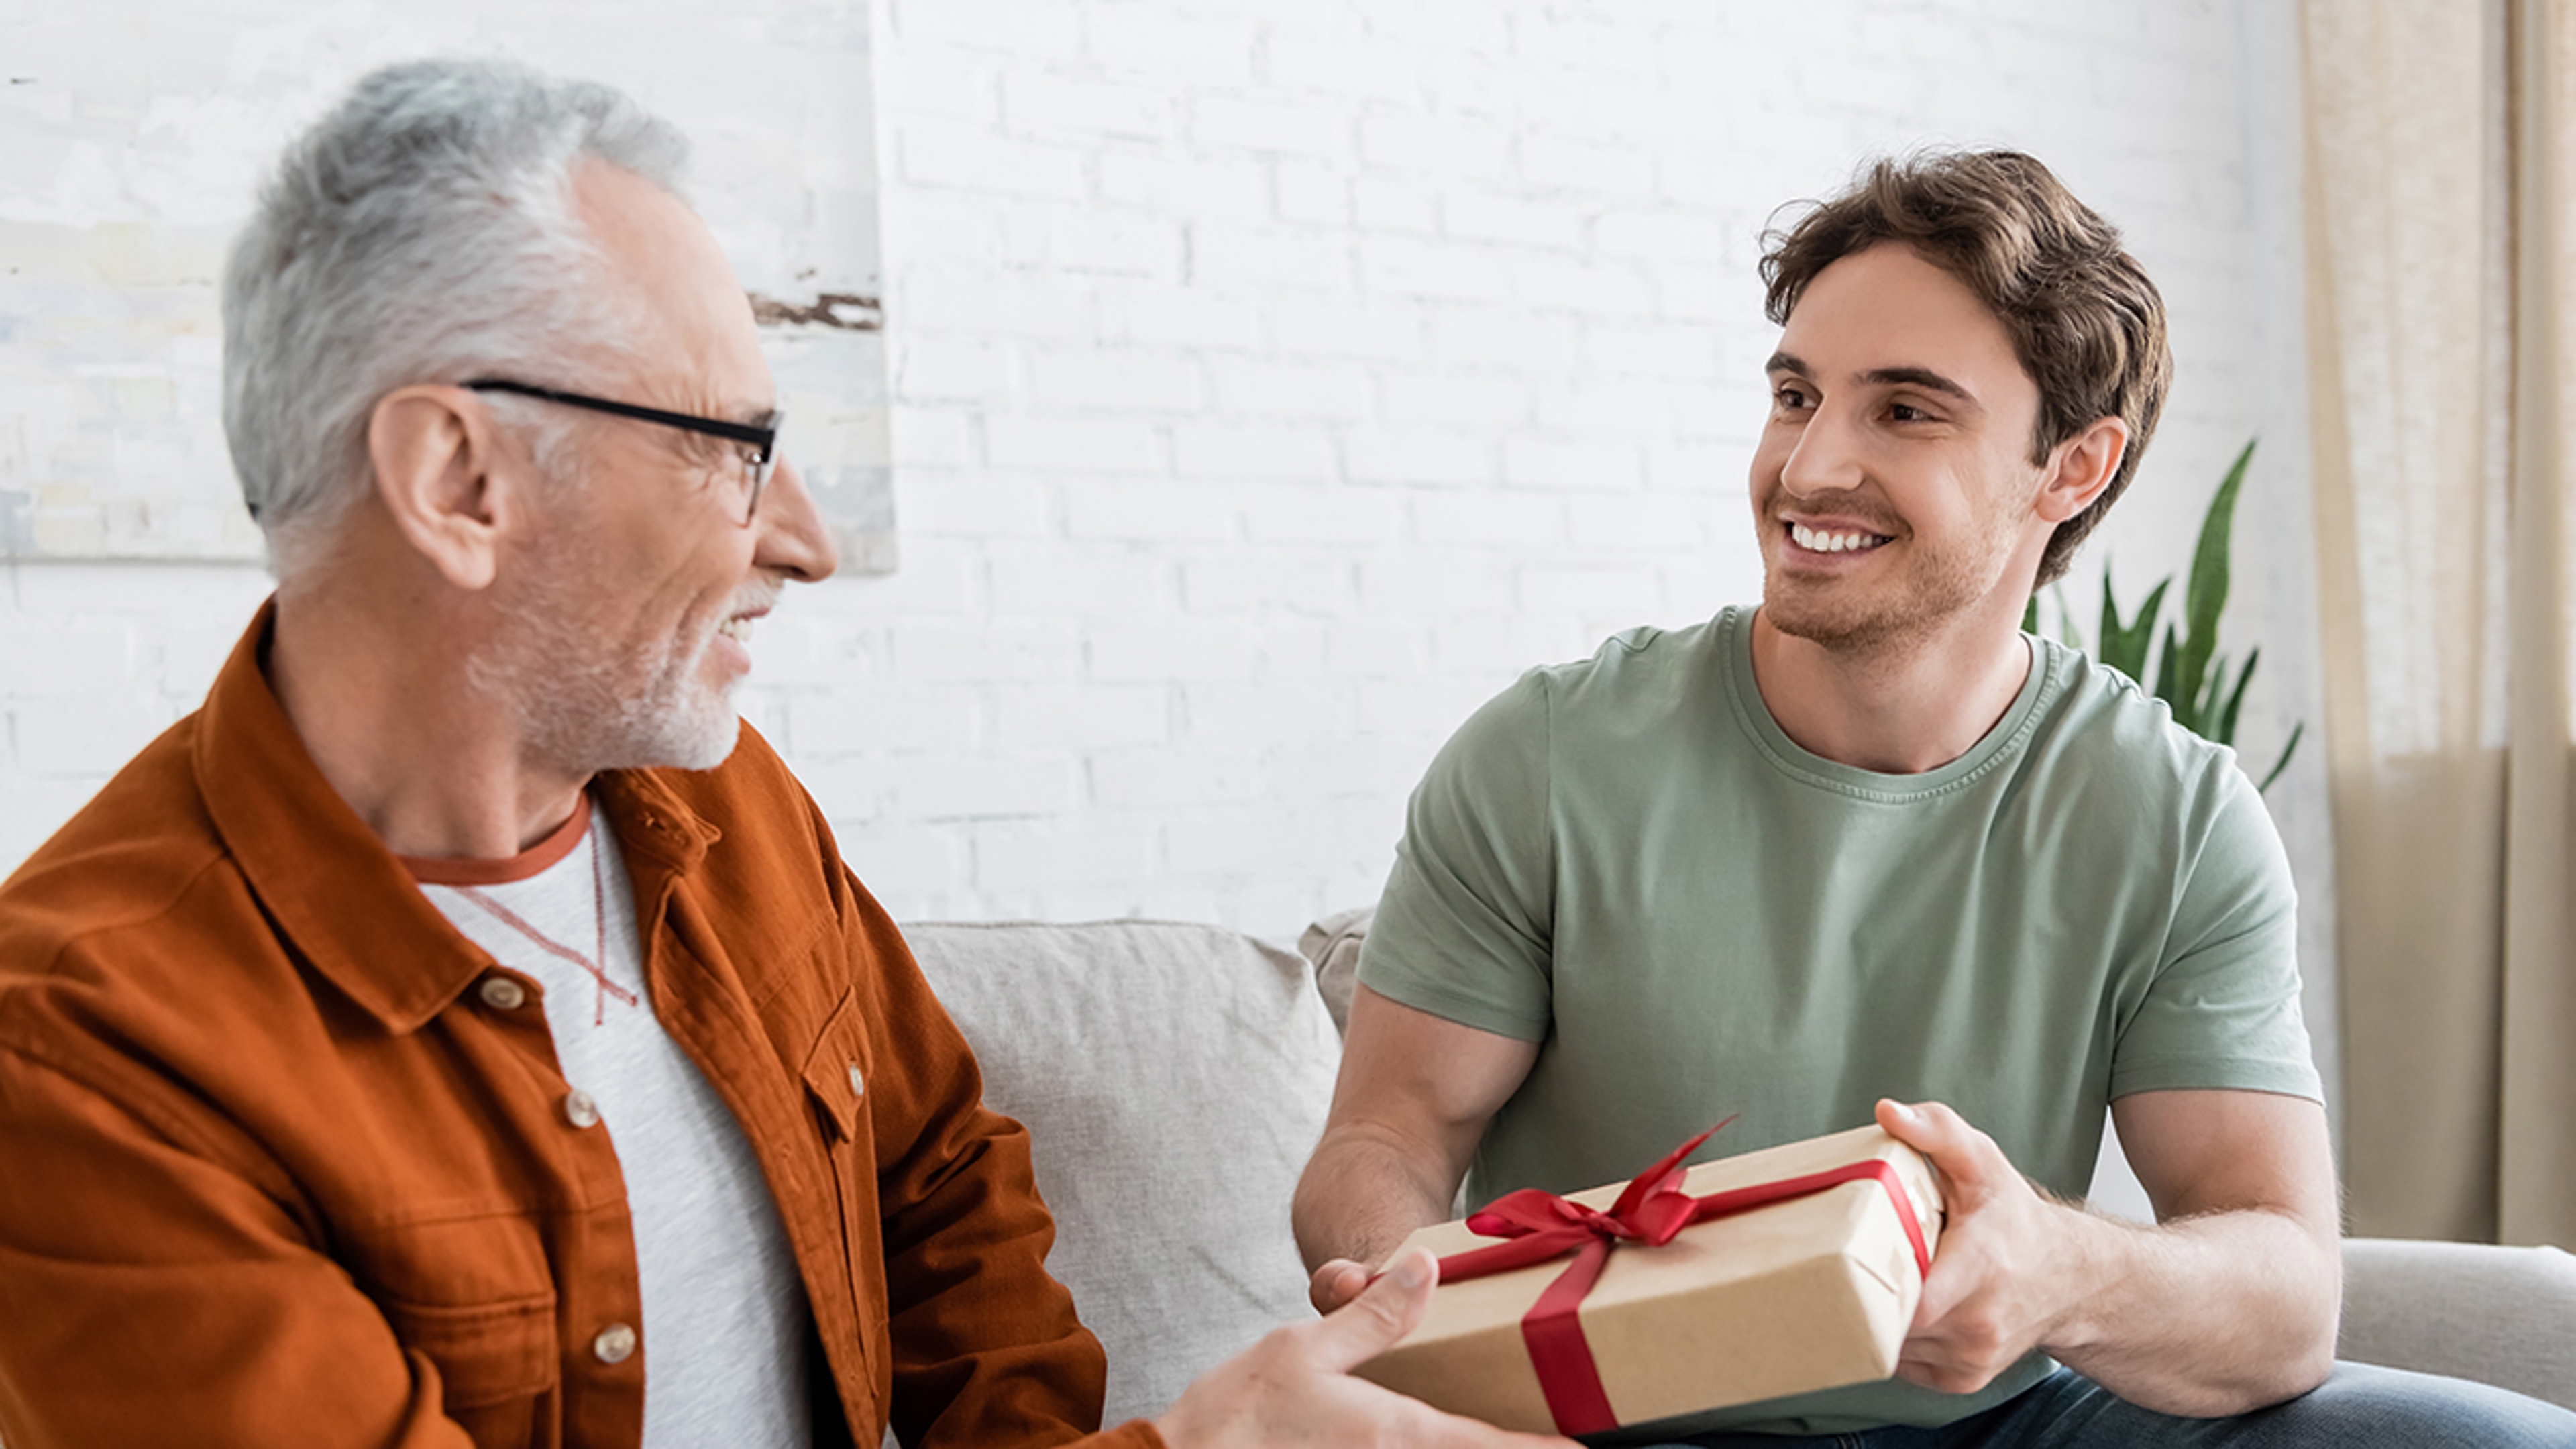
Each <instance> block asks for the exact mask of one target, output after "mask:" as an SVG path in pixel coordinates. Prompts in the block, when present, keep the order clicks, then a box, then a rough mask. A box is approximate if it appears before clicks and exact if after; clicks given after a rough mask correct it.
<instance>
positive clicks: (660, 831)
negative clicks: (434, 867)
mask: <svg viewBox="0 0 2576 1449" xmlns="http://www.w3.org/2000/svg"><path fill="white" fill-rule="evenodd" d="M276 618H277V601H276V599H275V598H273V597H272V598H271V599H270V600H269V601H268V602H266V603H264V604H262V605H261V606H260V609H259V613H258V615H257V616H256V617H254V618H253V619H252V620H251V624H250V628H249V629H248V630H247V631H245V632H244V633H243V635H242V638H241V642H240V643H239V644H237V645H235V646H234V647H233V652H232V657H231V658H230V659H228V660H226V661H225V663H224V667H223V669H222V671H221V672H220V673H218V674H217V675H216V676H215V682H214V687H213V688H212V689H211V690H210V691H208V693H207V696H206V704H205V708H204V709H203V710H202V711H201V712H200V716H199V727H198V730H197V736H196V741H195V747H194V760H193V764H194V768H195V770H196V776H197V788H198V790H199V792H200V793H201V794H202V796H203V797H204V799H205V802H206V811H207V814H208V815H209V816H210V817H211V818H212V820H213V822H214V827H215V832H216V833H217V834H218V835H219V836H221V837H222V839H223V842H224V846H225V848H226V849H227V850H228V851H229V852H230V853H231V855H232V857H233V859H234V861H235V862H237V863H238V865H239V866H240V869H241V873H242V876H243V879H244V880H246V881H247V882H248V883H249V886H250V889H251V891H252V893H253V894H254V895H256V896H257V897H258V898H259V901H260V904H261V906H262V907H263V908H265V909H266V911H267V912H268V915H269V917H270V919H271V920H272V921H274V922H275V923H276V926H277V930H278V934H279V935H280V936H282V937H284V938H285V939H286V940H287V941H288V942H289V943H290V944H291V945H292V947H293V948H294V950H295V951H296V952H297V954H298V955H299V956H300V957H301V958H302V959H303V960H304V961H306V962H307V963H308V964H310V965H311V967H312V968H313V970H315V971H316V972H318V973H319V974H320V975H322V976H323V977H324V978H325V979H326V980H328V981H330V982H331V984H332V985H334V986H336V987H338V988H339V989H340V990H341V991H342V992H343V993H345V994H346V995H347V996H348V997H349V999H350V1000H351V1001H353V1002H355V1003H356V1004H357V1005H358V1007H359V1008H360V1009H361V1010H363V1011H365V1012H366V1013H367V1014H368V1015H369V1016H371V1017H373V1018H374V1019H375V1021H376V1022H377V1023H378V1024H379V1025H380V1026H382V1027H383V1028H384V1029H385V1030H387V1031H389V1032H394V1033H398V1034H399V1033H408V1032H412V1031H417V1030H418V1029H420V1027H421V1026H423V1025H425V1024H426V1023H427V1022H428V1021H429V1020H430V1019H431V1018H432V1017H435V1016H436V1015H438V1013H439V1012H441V1011H443V1010H445V1009H446V1008H447V1006H448V1004H449V1003H450V1002H453V1001H454V1000H455V999H456V997H457V996H458V994H459V993H461V992H463V991H464V990H465V988H466V987H467V986H469V985H471V984H472V983H473V981H474V980H475V978H476V977H478V976H480V975H482V974H483V973H484V972H486V971H488V970H490V969H492V958H491V957H490V956H489V955H487V954H485V953H484V952H483V951H482V950H481V949H480V948H479V947H477V946H475V945H474V944H473V943H472V942H470V941H468V940H466V939H465V937H464V936H463V935H462V934H461V933H460V932H458V931H457V929H456V928H455V927H454V926H452V925H450V924H449V923H448V920H447V918H446V917H445V916H444V915H441V914H440V913H439V910H438V907H436V906H435V905H432V904H431V903H430V901H429V898H428V897H427V896H425V895H423V894H422V893H421V891H420V888H419V886H418V885H416V884H415V883H414V882H413V881H412V878H411V876H410V874H409V873H408V872H406V871H405V870H404V869H403V866H402V862H400V861H399V860H397V859H395V857H394V855H393V853H392V852H391V851H388V850H387V849H386V848H385V844H384V842H383V841H382V840H381V839H379V838H378V837H377V835H376V833H375V832H374V831H373V830H371V829H369V828H368V826H367V824H366V822H365V821H363V820H360V819H359V818H358V814H357V812H356V811H354V810H352V809H350V808H349V804H348V802H347V801H345V800H343V799H341V798H340V794H339V792H338V791H336V790H334V789H333V788H332V787H331V782H330V781H328V780H326V779H324V778H323V776H322V771H321V769H320V767H318V766H316V765H315V764H314V763H313V757H312V755H311V754H309V753H308V752H307V751H306V750H305V748H304V741H303V739H302V738H301V737H300V736H298V735H297V734H296V732H295V725H294V722H293V721H291V720H289V719H288V718H287V717H286V710H285V708H284V706H282V705H280V704H279V703H278V699H277V694H276V692H275V691H274V690H272V689H271V688H270V687H269V683H268V675H267V671H266V667H265V665H266V660H267V656H268V646H269V640H270V637H271V635H272V632H273V630H274V627H275V623H276ZM655 774H656V772H654V771H650V770H637V771H618V772H613V773H611V774H607V775H603V776H601V777H600V779H599V781H598V782H597V784H598V787H599V800H600V804H601V806H602V807H603V809H602V814H604V815H605V817H606V818H607V820H608V822H609V826H610V828H612V829H614V830H616V832H617V838H618V843H619V845H620V846H621V847H622V848H623V849H624V850H625V851H627V852H628V853H629V854H630V856H635V857H640V859H637V860H636V861H635V862H634V865H635V871H634V873H635V874H636V876H637V884H638V886H639V887H640V886H641V885H642V884H643V878H644V873H645V868H646V867H647V866H650V867H652V868H653V874H655V875H656V876H658V877H663V878H664V879H665V880H667V879H668V878H669V877H674V876H680V875H685V874H687V873H688V872H689V871H691V870H693V869H694V868H695V867H696V865H697V864H698V862H699V860H700V859H702V858H703V857H704V855H705V853H706V849H707V847H708V846H709V845H710V844H712V843H713V842H714V840H715V839H716V836H717V832H716V830H715V829H714V827H712V826H711V825H709V824H707V823H706V822H705V821H703V820H701V819H699V818H698V816H697V815H696V814H695V813H694V812H692V811H691V810H690V809H689V808H688V807H687V806H686V805H685V804H683V803H682V802H681V801H680V799H679V797H678V796H677V795H676V794H674V793H673V792H672V790H671V789H670V788H669V786H667V785H666V784H665V783H664V782H662V781H661V780H659V779H656V778H655ZM657 893H658V892H657ZM638 894H639V898H642V899H646V901H647V903H648V904H649V898H647V897H644V894H643V892H642V891H641V890H640V889H639V893H638ZM647 929H648V930H649V929H650V925H649V918H648V924H647Z"/></svg>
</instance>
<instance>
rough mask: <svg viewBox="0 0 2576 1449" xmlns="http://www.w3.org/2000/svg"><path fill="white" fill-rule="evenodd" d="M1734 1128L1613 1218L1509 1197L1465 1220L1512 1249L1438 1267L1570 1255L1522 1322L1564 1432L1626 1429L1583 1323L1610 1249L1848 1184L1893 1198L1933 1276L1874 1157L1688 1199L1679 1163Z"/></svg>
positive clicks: (1671, 1163)
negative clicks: (1869, 1186)
mask: <svg viewBox="0 0 2576 1449" xmlns="http://www.w3.org/2000/svg"><path fill="white" fill-rule="evenodd" d="M1734 1120H1735V1119H1734V1118H1732V1117H1729V1118H1727V1119H1726V1122H1720V1123H1718V1124H1717V1126H1716V1127H1711V1128H1710V1129H1708V1131H1706V1132H1703V1133H1701V1134H1699V1135H1698V1136H1697V1137H1694V1138H1692V1139H1691V1140H1689V1141H1688V1142H1685V1143H1683V1144H1682V1145H1681V1146H1679V1147H1676V1148H1674V1149H1673V1150H1672V1151H1670V1152H1668V1153H1666V1154H1664V1156H1662V1157H1661V1158H1658V1159H1657V1160H1656V1162H1655V1165H1654V1166H1652V1167H1649V1168H1647V1169H1646V1170H1645V1171H1643V1172H1641V1173H1639V1174H1637V1176H1636V1177H1635V1178H1633V1179H1632V1180H1630V1182H1629V1183H1628V1186H1627V1187H1626V1188H1625V1189H1624V1190H1623V1191H1621V1192H1620V1194H1619V1199H1618V1201H1616V1202H1614V1203H1612V1204H1611V1205H1610V1210H1609V1211H1608V1212H1606V1213H1605V1212H1603V1211H1601V1210H1600V1209H1599V1208H1590V1207H1585V1206H1584V1205H1583V1204H1581V1203H1577V1202H1568V1201H1566V1200H1565V1199H1564V1198H1561V1197H1558V1196H1556V1195H1555V1194H1554V1193H1547V1192H1541V1191H1539V1190H1538V1189H1537V1188H1534V1187H1525V1188H1522V1189H1521V1190H1520V1191H1518V1192H1514V1193H1507V1194H1505V1195H1504V1196H1502V1197H1500V1198H1497V1199H1495V1200H1494V1202H1493V1203H1492V1204H1491V1205H1490V1206H1488V1207H1486V1208H1485V1210H1484V1211H1482V1212H1479V1213H1476V1214H1474V1215H1473V1216H1471V1217H1469V1218H1468V1219H1467V1226H1468V1227H1469V1228H1471V1229H1473V1230H1474V1231H1475V1232H1477V1233H1479V1234H1481V1235H1483V1236H1485V1237H1489V1238H1502V1239H1504V1240H1505V1241H1503V1242H1499V1243H1494V1244H1492V1245H1490V1246H1487V1247H1482V1248H1470V1249H1468V1250H1467V1251H1466V1252H1463V1253H1452V1254H1450V1255H1449V1256H1448V1257H1445V1258H1443V1259H1441V1260H1440V1281H1441V1282H1443V1283H1455V1282H1460V1281H1463V1280H1465V1279H1469V1278H1482V1277H1485V1276H1487V1275H1489V1274H1493V1273H1508V1272H1510V1271H1512V1270H1513V1269H1515V1268H1526V1267H1529V1266H1531V1265H1532V1264H1535V1263H1544V1262H1548V1261H1550V1260H1551V1259H1555V1258H1562V1257H1564V1256H1565V1255H1566V1254H1568V1253H1572V1254H1573V1255H1574V1261H1573V1262H1571V1263H1569V1264H1567V1265H1566V1268H1565V1271H1564V1272H1562V1273H1559V1274H1558V1275H1557V1276H1556V1281H1554V1282H1552V1283H1550V1284H1548V1285H1547V1289H1546V1291H1545V1292H1542V1293H1541V1294H1539V1296H1538V1301H1537V1302H1536V1303H1534V1304H1532V1305H1530V1310H1529V1312H1527V1313H1524V1314H1522V1315H1521V1341H1522V1342H1523V1343H1526V1344H1527V1345H1529V1355H1530V1367H1531V1368H1532V1369H1533V1370H1535V1371H1536V1373H1537V1375H1538V1385H1539V1391H1540V1392H1541V1393H1543V1394H1545V1395H1546V1396H1547V1409H1548V1412H1549V1413H1550V1414H1551V1415H1553V1416H1555V1419H1556V1427H1557V1432H1559V1433H1561V1434H1597V1433H1600V1432H1602V1431H1603V1430H1607V1429H1615V1428H1617V1427H1619V1420H1618V1416H1617V1415H1615V1414H1614V1413H1612V1412H1611V1409H1610V1395H1609V1393H1608V1392H1607V1391H1606V1390H1604V1389H1603V1388H1602V1386H1601V1370H1600V1367H1599V1366H1598V1365H1597V1364H1595V1363H1594V1362H1593V1361H1592V1345H1591V1344H1590V1343H1588V1342H1586V1341H1585V1339H1584V1337H1583V1323H1582V1320H1581V1318H1580V1317H1579V1316H1578V1315H1579V1312H1580V1310H1581V1309H1582V1307H1583V1299H1584V1297H1585V1295H1587V1294H1589V1293H1590V1292H1591V1291H1592V1285H1593V1284H1594V1283H1596V1282H1598V1281H1600V1278H1601V1270H1602V1268H1603V1267H1604V1266H1605V1265H1607V1264H1608V1263H1609V1261H1610V1250H1611V1249H1612V1248H1613V1247H1616V1246H1617V1245H1618V1244H1620V1243H1623V1242H1624V1243H1637V1244H1641V1245H1643V1246H1645V1247H1650V1248H1657V1247H1662V1246H1663V1245H1664V1244H1666V1243H1669V1242H1671V1241H1672V1240H1673V1238H1674V1237H1675V1236H1676V1235H1678V1234H1679V1233H1680V1232H1681V1230H1682V1229H1684V1228H1686V1227H1689V1226H1690V1225H1691V1224H1693V1223H1704V1222H1709V1221H1711V1220H1713V1219H1716V1218H1723V1217H1733V1216H1734V1215H1736V1214H1737V1213H1746V1212H1751V1211H1752V1210H1753V1209H1755V1208H1759V1207H1768V1206H1770V1205H1771V1204H1773V1203H1778V1202H1787V1201H1788V1200H1790V1199H1792V1198H1800V1197H1807V1196H1810V1195H1812V1194H1815V1193H1819V1192H1823V1191H1824V1190H1826V1189H1827V1188H1831V1187H1839V1186H1841V1185H1842V1184H1844V1183H1846V1182H1872V1181H1874V1182H1876V1183H1878V1184H1879V1185H1880V1186H1881V1187H1883V1188H1885V1189H1886V1190H1887V1196H1888V1200H1889V1201H1890V1202H1892V1203H1894V1204H1895V1206H1896V1220H1897V1222H1898V1224H1900V1225H1901V1226H1902V1227H1903V1228H1904V1229H1905V1236H1906V1239H1907V1241H1909V1242H1911V1243H1912V1244H1913V1245H1914V1266H1915V1267H1916V1269H1917V1270H1919V1271H1921V1272H1925V1273H1929V1272H1931V1271H1932V1249H1931V1247H1930V1246H1929V1245H1928V1244H1927V1243H1925V1242H1924V1240H1923V1225H1922V1224H1921V1223H1919V1222H1917V1221H1916V1220H1915V1217H1914V1200H1913V1199H1912V1198H1911V1197H1909V1196H1907V1195H1906V1191H1905V1184H1904V1182H1903V1180H1902V1179H1900V1178H1899V1177H1898V1176H1897V1175H1896V1169H1895V1168H1894V1167H1893V1166H1891V1165H1890V1164H1889V1163H1888V1162H1887V1161H1886V1159H1884V1158H1876V1157H1873V1158H1871V1159H1869V1160H1868V1161H1866V1162H1853V1163H1846V1164H1845V1165H1843V1166H1841V1167H1836V1168H1830V1169H1827V1170H1826V1171H1823V1172H1810V1173H1807V1174H1805V1175H1804V1176H1801V1177H1789V1178H1782V1179H1780V1180H1779V1181H1777V1182H1762V1183H1755V1184H1753V1185H1752V1186H1750V1187H1739V1188H1736V1189H1734V1190H1733V1191H1731V1192H1719V1193H1711V1194H1709V1195H1708V1196H1707V1197H1692V1196H1691V1195H1690V1194H1689V1193H1686V1192H1684V1191H1682V1179H1683V1178H1684V1177H1686V1176H1688V1175H1689V1172H1690V1169H1689V1168H1687V1167H1684V1166H1683V1165H1682V1159H1683V1158H1685V1157H1688V1156H1690V1155H1691V1153H1693V1152H1695V1151H1697V1150H1698V1148H1699V1145H1700V1144H1701V1143H1703V1142H1706V1141H1707V1140H1708V1139H1709V1137H1710V1136H1711V1135H1712V1134H1714V1133H1716V1132H1717V1131H1718V1130H1719V1129H1720V1128H1723V1127H1725V1126H1726V1124H1727V1122H1732V1121H1734Z"/></svg>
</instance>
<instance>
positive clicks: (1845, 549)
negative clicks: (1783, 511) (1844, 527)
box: [1789, 523, 1887, 553]
mask: <svg viewBox="0 0 2576 1449" xmlns="http://www.w3.org/2000/svg"><path fill="white" fill-rule="evenodd" d="M1789 537H1790V538H1791V539H1792V540H1794V541H1795V542H1796V543H1797V545H1798V547H1800V548H1803V549H1806V550H1807V551H1809V552H1810V553H1851V552H1854V551H1855V550H1858V549H1864V548H1876V547H1878V546H1879V545H1880V544H1882V543H1885V542H1887V539H1886V537H1885V536H1884V535H1881V534H1875V533H1825V532H1823V531H1821V530H1818V529H1813V528H1809V527H1808V526H1807V525H1805V524H1803V523H1792V524H1790V525H1789Z"/></svg>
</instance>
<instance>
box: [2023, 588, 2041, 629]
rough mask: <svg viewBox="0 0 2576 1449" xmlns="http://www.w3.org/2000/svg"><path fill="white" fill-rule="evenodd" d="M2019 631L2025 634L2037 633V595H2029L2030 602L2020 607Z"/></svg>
mask: <svg viewBox="0 0 2576 1449" xmlns="http://www.w3.org/2000/svg"><path fill="white" fill-rule="evenodd" d="M2021 631H2022V632H2023V633H2025V634H2036V633H2038V632H2039V595H2037V594H2033V595H2031V596H2030V602H2029V603H2027V604H2024V605H2022V606H2021Z"/></svg>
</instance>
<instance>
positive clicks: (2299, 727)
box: [2254, 720, 2308, 795]
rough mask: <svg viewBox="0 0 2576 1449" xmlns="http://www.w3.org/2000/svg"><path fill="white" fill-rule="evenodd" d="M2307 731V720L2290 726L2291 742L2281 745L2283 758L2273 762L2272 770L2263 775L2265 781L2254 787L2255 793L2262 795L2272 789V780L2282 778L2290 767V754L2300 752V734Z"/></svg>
mask: <svg viewBox="0 0 2576 1449" xmlns="http://www.w3.org/2000/svg"><path fill="white" fill-rule="evenodd" d="M2307 732H2308V724H2307V721H2305V720H2301V721H2299V722H2298V723H2297V724H2294V725H2292V726H2290V742H2289V743H2288V744H2286V745H2283V746H2281V758H2279V759H2277V760H2274V761H2273V762H2272V768H2271V770H2270V771H2269V772H2268V773H2266V774H2265V775H2264V776H2263V783H2262V784H2260V785H2257V786H2255V787H2254V793H2255V794H2257V795H2260V794H2262V793H2263V792H2264V791H2266V790H2269V789H2271V788H2272V782H2273V781H2275V780H2277V779H2279V778H2281V772H2282V771H2283V770H2286V769H2288V768H2290V756H2291V755H2293V754H2295V753H2297V752H2298V748H2299V736H2301V735H2303V734H2306V733H2307Z"/></svg>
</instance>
